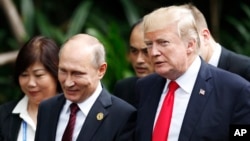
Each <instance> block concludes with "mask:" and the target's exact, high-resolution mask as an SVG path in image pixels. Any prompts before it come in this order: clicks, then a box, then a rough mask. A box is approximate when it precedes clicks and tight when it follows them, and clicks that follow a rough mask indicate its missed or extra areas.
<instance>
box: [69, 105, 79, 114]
mask: <svg viewBox="0 0 250 141" xmlns="http://www.w3.org/2000/svg"><path fill="white" fill-rule="evenodd" d="M78 110H79V107H78V105H77V104H76V103H72V104H71V105H70V114H73V115H75V114H76V113H77V111H78Z"/></svg>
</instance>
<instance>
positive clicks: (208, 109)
mask: <svg viewBox="0 0 250 141" xmlns="http://www.w3.org/2000/svg"><path fill="white" fill-rule="evenodd" d="M187 81H188V80H187ZM165 83H166V79H165V78H163V77H161V76H159V75H158V74H152V75H149V76H146V77H144V78H141V79H139V80H138V81H137V85H136V92H137V94H139V98H140V99H139V105H138V109H137V110H138V111H137V112H138V119H137V125H136V126H137V127H136V140H137V141H151V138H152V131H153V125H154V119H155V115H156V110H157V107H158V103H159V100H160V97H161V93H162V90H163V88H164V85H165ZM201 89H203V90H205V94H204V95H201V94H199V92H200V90H201ZM230 124H250V83H249V82H248V81H246V80H245V79H243V78H242V77H240V76H238V75H236V74H233V73H231V72H228V71H225V70H222V69H219V68H216V67H213V66H211V65H209V64H207V63H205V62H204V61H202V63H201V68H200V70H199V73H198V76H197V79H196V82H195V85H194V88H193V90H192V93H191V97H190V100H189V103H188V106H187V110H186V113H185V115H184V119H183V123H182V126H181V130H180V134H179V139H178V140H179V141H228V140H229V129H230V128H229V125H230Z"/></svg>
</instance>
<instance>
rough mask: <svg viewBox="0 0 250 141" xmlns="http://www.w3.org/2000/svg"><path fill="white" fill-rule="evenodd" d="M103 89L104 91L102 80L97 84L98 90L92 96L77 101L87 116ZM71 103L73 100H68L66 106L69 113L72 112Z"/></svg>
mask: <svg viewBox="0 0 250 141" xmlns="http://www.w3.org/2000/svg"><path fill="white" fill-rule="evenodd" d="M101 91H102V86H101V82H99V84H98V85H97V88H96V90H95V91H94V93H93V94H92V95H91V96H90V97H88V98H87V99H86V100H84V101H83V102H81V103H77V105H78V106H79V108H80V110H81V111H82V112H83V114H84V115H85V116H87V115H88V113H89V111H90V109H91V107H92V105H93V104H94V103H95V101H96V99H97V98H98V96H99V95H100V94H101ZM71 103H72V102H71V101H69V100H66V104H65V106H66V107H67V109H66V112H67V113H68V112H70V109H69V105H70V104H71Z"/></svg>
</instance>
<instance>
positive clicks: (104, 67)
mask: <svg viewBox="0 0 250 141" xmlns="http://www.w3.org/2000/svg"><path fill="white" fill-rule="evenodd" d="M107 66H108V65H107V63H106V62H104V63H102V64H101V66H100V67H99V70H98V77H99V78H100V79H102V78H103V76H104V75H105V73H106V70H107Z"/></svg>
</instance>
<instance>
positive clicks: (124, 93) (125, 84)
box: [113, 76, 138, 107]
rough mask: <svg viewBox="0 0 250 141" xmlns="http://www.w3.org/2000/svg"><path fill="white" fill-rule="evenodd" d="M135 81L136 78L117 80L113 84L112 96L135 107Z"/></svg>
mask: <svg viewBox="0 0 250 141" xmlns="http://www.w3.org/2000/svg"><path fill="white" fill-rule="evenodd" d="M137 80H138V77H136V76H133V77H129V78H125V79H122V80H119V81H118V82H117V83H116V84H115V87H114V91H113V94H114V95H115V96H117V97H119V98H121V99H123V100H125V101H127V102H128V103H130V104H132V105H133V106H134V107H136V104H137V100H136V94H135V84H136V81H137Z"/></svg>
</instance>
